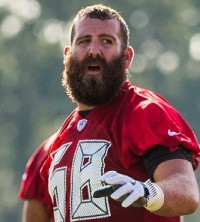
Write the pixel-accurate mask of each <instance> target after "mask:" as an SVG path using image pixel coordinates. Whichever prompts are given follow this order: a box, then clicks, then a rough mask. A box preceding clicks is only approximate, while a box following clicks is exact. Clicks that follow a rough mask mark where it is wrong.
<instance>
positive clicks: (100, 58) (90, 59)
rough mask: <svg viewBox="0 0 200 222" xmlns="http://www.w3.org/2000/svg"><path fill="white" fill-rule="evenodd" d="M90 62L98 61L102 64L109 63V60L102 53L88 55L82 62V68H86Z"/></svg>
mask: <svg viewBox="0 0 200 222" xmlns="http://www.w3.org/2000/svg"><path fill="white" fill-rule="evenodd" d="M90 63H97V64H99V65H101V66H104V65H107V64H108V63H107V61H106V59H105V58H103V57H102V56H100V55H96V56H95V57H94V56H92V55H89V56H86V57H85V58H84V59H83V60H82V62H81V68H84V67H85V66H87V65H88V64H90Z"/></svg>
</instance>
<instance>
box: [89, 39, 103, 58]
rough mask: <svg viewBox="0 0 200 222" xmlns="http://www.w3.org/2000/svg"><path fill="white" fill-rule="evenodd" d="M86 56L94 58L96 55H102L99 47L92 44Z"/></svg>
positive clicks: (94, 43)
mask: <svg viewBox="0 0 200 222" xmlns="http://www.w3.org/2000/svg"><path fill="white" fill-rule="evenodd" d="M88 54H89V55H92V56H93V57H96V56H97V55H102V51H101V47H100V45H99V44H98V43H96V42H92V43H91V44H90V46H89V50H88Z"/></svg>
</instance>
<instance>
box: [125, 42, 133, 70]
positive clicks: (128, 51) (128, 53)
mask: <svg viewBox="0 0 200 222" xmlns="http://www.w3.org/2000/svg"><path fill="white" fill-rule="evenodd" d="M124 55H125V69H128V68H129V67H130V65H131V63H132V60H133V57H134V49H133V48H132V47H131V46H129V47H127V48H126V49H125V51H124Z"/></svg>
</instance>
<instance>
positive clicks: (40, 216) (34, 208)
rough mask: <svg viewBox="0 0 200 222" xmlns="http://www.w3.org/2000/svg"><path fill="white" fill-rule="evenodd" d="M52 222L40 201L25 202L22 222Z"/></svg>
mask: <svg viewBox="0 0 200 222" xmlns="http://www.w3.org/2000/svg"><path fill="white" fill-rule="evenodd" d="M36 221H37V222H50V221H51V220H50V218H49V215H48V212H47V210H46V208H45V206H44V204H43V203H42V202H41V201H39V200H32V199H30V200H25V201H24V206H23V212H22V222H36Z"/></svg>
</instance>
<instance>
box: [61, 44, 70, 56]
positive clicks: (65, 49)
mask: <svg viewBox="0 0 200 222" xmlns="http://www.w3.org/2000/svg"><path fill="white" fill-rule="evenodd" d="M69 52H70V47H69V46H66V47H65V48H64V50H63V55H64V57H65V56H66V55H67V54H68V53H69Z"/></svg>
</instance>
